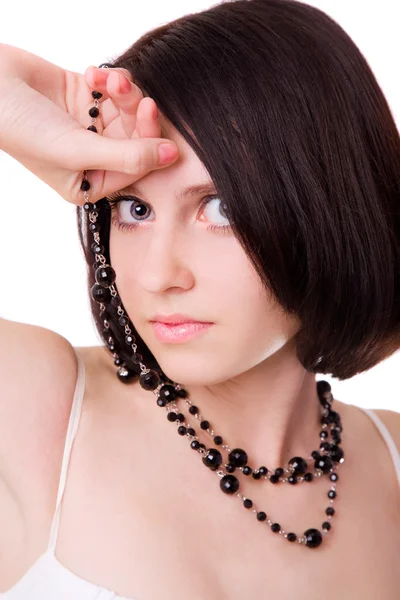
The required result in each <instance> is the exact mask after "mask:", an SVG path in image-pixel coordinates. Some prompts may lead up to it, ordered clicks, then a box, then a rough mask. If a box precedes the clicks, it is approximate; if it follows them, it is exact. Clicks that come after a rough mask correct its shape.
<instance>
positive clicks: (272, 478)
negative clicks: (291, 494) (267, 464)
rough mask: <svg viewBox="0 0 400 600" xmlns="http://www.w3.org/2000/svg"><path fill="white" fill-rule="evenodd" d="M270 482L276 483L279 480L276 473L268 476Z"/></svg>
mask: <svg viewBox="0 0 400 600" xmlns="http://www.w3.org/2000/svg"><path fill="white" fill-rule="evenodd" d="M269 480H270V482H271V483H278V482H279V477H278V475H271V477H270V478H269Z"/></svg>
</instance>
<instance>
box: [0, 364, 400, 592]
mask: <svg viewBox="0 0 400 600" xmlns="http://www.w3.org/2000/svg"><path fill="white" fill-rule="evenodd" d="M76 354H77V358H78V378H77V382H76V388H75V393H74V398H73V402H72V408H71V414H70V418H69V423H68V428H67V434H66V439H65V448H64V454H63V460H62V465H61V474H60V481H59V487H58V494H57V501H56V508H55V513H54V517H53V522H52V526H51V531H50V538H49V543H48V547H47V550H46V551H45V552H44V553H43V554H42V555H41V556H39V558H38V559H37V561H36V562H35V563H34V564H33V565H32V566H31V567H30V569H29V570H28V571H27V572H26V573H25V575H24V576H23V577H22V579H20V580H19V581H18V583H16V584H15V585H14V586H13V587H12V588H11V590H9V591H8V592H6V593H3V594H2V593H0V598H1V599H4V600H72V599H73V600H138V599H137V598H127V597H126V596H119V595H118V594H117V593H116V592H114V591H113V590H109V589H107V588H105V587H103V586H100V585H97V584H96V583H92V582H90V581H86V580H85V579H83V578H82V577H79V576H78V575H76V574H75V573H73V572H72V571H70V570H69V569H67V568H66V567H64V565H62V564H61V563H60V562H59V561H58V560H57V558H56V556H55V548H56V543H57V534H58V527H59V521H60V510H61V502H62V498H63V494H64V489H65V483H66V479H67V471H68V464H69V458H70V454H71V449H72V444H73V441H74V438H75V435H76V432H77V430H78V424H79V417H80V414H81V408H82V400H83V394H84V389H85V367H84V364H83V360H82V359H81V357H80V356H79V354H78V353H76ZM358 408H360V407H358ZM361 410H362V411H364V412H365V413H366V414H367V415H368V416H369V417H370V418H371V419H372V421H373V422H374V423H375V425H376V426H377V428H378V430H379V431H380V433H381V435H382V437H383V439H384V440H385V442H386V444H387V446H388V449H389V452H390V455H391V457H392V459H393V463H394V467H395V470H396V475H397V480H398V483H399V486H400V451H399V450H398V449H397V447H396V445H395V443H394V440H393V438H392V437H391V435H390V433H389V431H388V429H387V428H386V426H385V425H384V423H383V421H381V419H380V418H379V417H378V415H377V414H375V413H374V412H373V411H372V410H370V409H366V408H361Z"/></svg>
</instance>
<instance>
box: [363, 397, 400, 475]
mask: <svg viewBox="0 0 400 600" xmlns="http://www.w3.org/2000/svg"><path fill="white" fill-rule="evenodd" d="M359 408H361V410H362V411H363V412H365V413H366V414H367V415H368V416H369V417H370V419H372V421H373V422H374V423H375V425H376V427H377V428H378V430H379V432H380V434H381V435H382V437H383V439H384V440H385V442H386V445H387V447H388V450H389V452H390V455H391V457H392V460H393V464H394V469H395V472H396V475H397V481H398V484H399V486H400V450H399V449H398V448H397V446H396V444H395V442H394V439H393V437H392V435H391V434H390V432H389V429H388V428H387V427H386V425H385V423H384V422H383V421H382V419H381V418H380V417H379V416H378V415H377V414H376V413H375V412H374V411H373V410H372V409H371V408H362V407H361V406H360V407H359Z"/></svg>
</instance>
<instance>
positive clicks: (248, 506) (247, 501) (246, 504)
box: [243, 498, 253, 508]
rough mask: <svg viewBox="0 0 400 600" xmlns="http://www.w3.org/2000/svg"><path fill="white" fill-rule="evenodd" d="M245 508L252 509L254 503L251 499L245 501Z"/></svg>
mask: <svg viewBox="0 0 400 600" xmlns="http://www.w3.org/2000/svg"><path fill="white" fill-rule="evenodd" d="M243 506H244V507H245V508H252V506H253V501H252V500H250V498H245V499H244V500H243Z"/></svg>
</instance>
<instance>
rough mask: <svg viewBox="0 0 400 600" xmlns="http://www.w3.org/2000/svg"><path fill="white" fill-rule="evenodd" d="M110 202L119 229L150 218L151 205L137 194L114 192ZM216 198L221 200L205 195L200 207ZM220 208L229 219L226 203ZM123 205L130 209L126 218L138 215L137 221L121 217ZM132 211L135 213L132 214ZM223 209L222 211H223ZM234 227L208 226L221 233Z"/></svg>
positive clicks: (204, 206)
mask: <svg viewBox="0 0 400 600" xmlns="http://www.w3.org/2000/svg"><path fill="white" fill-rule="evenodd" d="M107 200H108V203H109V205H110V208H111V213H112V216H111V222H112V223H113V224H114V225H116V226H117V228H118V229H120V230H128V231H130V230H132V229H135V228H136V227H137V226H138V225H139V224H140V222H141V221H143V222H147V221H148V220H149V219H147V218H146V216H148V212H149V211H150V212H151V209H150V207H149V205H148V204H146V203H145V202H143V201H142V200H140V199H139V198H136V197H135V196H124V195H123V194H121V193H120V192H114V193H113V194H110V195H109V196H108V197H107ZM214 200H220V199H219V197H218V196H205V197H204V198H203V199H202V200H201V203H200V208H206V207H207V205H209V204H211V203H212V202H213V201H214ZM215 204H216V206H218V203H215ZM219 206H220V208H219V209H217V212H218V214H217V216H220V217H221V216H222V217H223V218H224V219H226V220H227V221H228V217H227V214H226V208H227V207H226V205H225V204H220V205H219ZM121 207H123V208H124V209H125V207H126V209H127V211H128V215H127V217H126V218H133V219H135V218H136V217H138V220H137V221H136V222H133V223H129V222H127V221H126V220H125V217H124V216H122V218H121V213H122V211H121ZM132 211H133V213H134V214H132ZM221 211H222V213H221ZM231 229H232V227H231V225H230V224H229V223H228V224H222V225H208V226H207V230H208V231H219V232H220V233H228V232H229V230H231Z"/></svg>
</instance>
